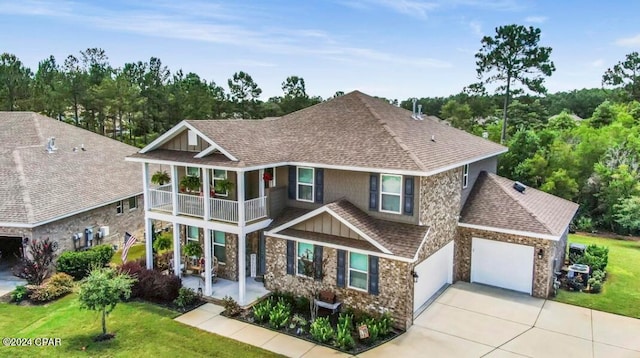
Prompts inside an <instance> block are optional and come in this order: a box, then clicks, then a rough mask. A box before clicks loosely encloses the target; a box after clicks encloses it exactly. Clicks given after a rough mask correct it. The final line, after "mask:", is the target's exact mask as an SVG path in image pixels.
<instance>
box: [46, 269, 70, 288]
mask: <svg viewBox="0 0 640 358" xmlns="http://www.w3.org/2000/svg"><path fill="white" fill-rule="evenodd" d="M46 284H47V285H50V286H55V287H60V288H66V289H69V290H73V277H71V276H69V275H67V274H66V273H64V272H58V273H57V274H55V275H53V276H51V277H50V278H49V280H47V282H46Z"/></svg>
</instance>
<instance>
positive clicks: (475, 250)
mask: <svg viewBox="0 0 640 358" xmlns="http://www.w3.org/2000/svg"><path fill="white" fill-rule="evenodd" d="M471 247H472V253H471V282H478V283H484V284H487V285H491V286H497V287H502V288H506V289H509V290H514V291H519V292H526V293H528V294H531V289H532V286H533V253H534V248H533V246H526V245H518V244H511V243H508V242H500V241H493V240H487V239H479V238H477V237H474V238H473V239H472V241H471Z"/></svg>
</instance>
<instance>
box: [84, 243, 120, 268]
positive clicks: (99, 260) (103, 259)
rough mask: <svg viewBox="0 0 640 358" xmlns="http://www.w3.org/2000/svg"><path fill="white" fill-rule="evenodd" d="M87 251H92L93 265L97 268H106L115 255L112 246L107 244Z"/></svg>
mask: <svg viewBox="0 0 640 358" xmlns="http://www.w3.org/2000/svg"><path fill="white" fill-rule="evenodd" d="M88 251H93V255H94V263H95V264H96V265H98V266H99V267H105V266H107V265H108V264H109V262H111V258H112V257H113V254H114V253H115V251H114V250H113V246H111V245H107V244H104V245H98V246H94V247H92V248H91V249H89V250H88Z"/></svg>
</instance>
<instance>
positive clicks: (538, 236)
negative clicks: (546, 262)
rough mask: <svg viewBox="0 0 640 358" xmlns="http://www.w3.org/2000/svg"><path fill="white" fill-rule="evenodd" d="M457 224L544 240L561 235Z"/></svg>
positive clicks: (463, 225)
mask: <svg viewBox="0 0 640 358" xmlns="http://www.w3.org/2000/svg"><path fill="white" fill-rule="evenodd" d="M458 226H460V227H465V228H468V229H476V230H484V231H494V232H499V233H502V234H510V235H518V236H528V237H533V238H536V239H545V240H551V241H558V240H560V238H561V237H562V235H560V236H554V235H548V234H539V233H536V232H530V231H520V230H511V229H503V228H499V227H491V226H484V225H474V224H465V223H461V222H458Z"/></svg>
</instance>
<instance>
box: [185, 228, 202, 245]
mask: <svg viewBox="0 0 640 358" xmlns="http://www.w3.org/2000/svg"><path fill="white" fill-rule="evenodd" d="M199 234H200V229H199V228H198V227H197V226H187V241H197V242H199V241H200V235H199Z"/></svg>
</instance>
